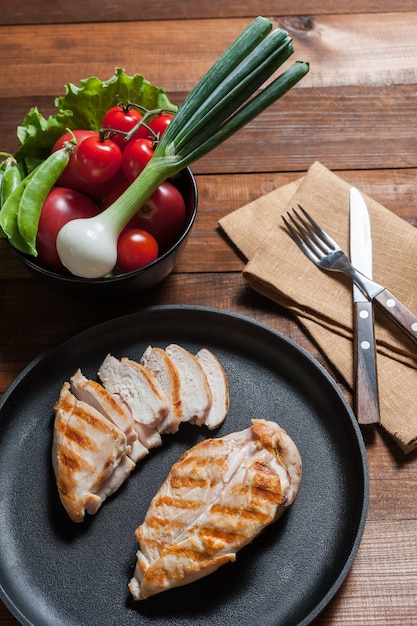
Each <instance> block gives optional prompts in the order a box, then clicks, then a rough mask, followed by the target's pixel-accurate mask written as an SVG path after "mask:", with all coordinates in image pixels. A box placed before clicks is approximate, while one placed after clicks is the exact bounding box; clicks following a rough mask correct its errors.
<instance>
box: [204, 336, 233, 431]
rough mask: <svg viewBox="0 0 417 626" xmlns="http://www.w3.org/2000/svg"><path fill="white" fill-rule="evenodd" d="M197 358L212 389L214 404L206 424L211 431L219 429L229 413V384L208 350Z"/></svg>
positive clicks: (205, 421)
mask: <svg viewBox="0 0 417 626" xmlns="http://www.w3.org/2000/svg"><path fill="white" fill-rule="evenodd" d="M196 358H197V360H198V362H199V363H200V365H201V367H202V368H203V370H204V373H205V375H206V378H207V382H208V384H209V387H210V391H211V396H212V404H211V407H210V410H209V412H208V415H207V417H206V419H205V420H204V424H205V425H206V426H207V428H208V429H209V430H213V429H214V428H218V427H219V426H220V424H221V423H222V422H224V420H225V419H226V417H227V413H228V411H229V383H228V380H227V377H226V373H225V371H224V369H223V366H222V365H221V363H220V361H219V360H218V358H217V357H216V356H215V355H214V354H213V353H212V352H211V351H210V350H208V349H207V348H202V349H201V350H199V351H198V352H197V354H196Z"/></svg>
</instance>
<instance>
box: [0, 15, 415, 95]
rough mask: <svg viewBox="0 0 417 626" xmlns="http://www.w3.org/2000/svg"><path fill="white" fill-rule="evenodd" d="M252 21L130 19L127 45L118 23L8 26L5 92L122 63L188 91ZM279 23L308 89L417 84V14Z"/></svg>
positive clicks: (49, 86) (108, 70) (52, 91)
mask: <svg viewBox="0 0 417 626" xmlns="http://www.w3.org/2000/svg"><path fill="white" fill-rule="evenodd" d="M249 21H250V20H248V19H230V20H225V19H219V20H205V21H204V22H203V23H199V24H198V25H196V24H195V23H194V22H193V21H191V20H182V21H178V22H168V21H161V22H155V23H153V24H152V26H150V25H149V24H148V23H144V22H130V23H127V24H125V25H124V28H123V38H124V42H125V43H124V45H121V42H120V26H119V24H116V23H112V24H109V23H97V24H94V25H90V24H80V25H79V26H78V27H77V30H76V32H75V33H74V30H73V27H72V25H71V24H58V25H56V26H54V28H50V26H48V25H41V26H5V27H2V28H1V31H0V33H1V37H0V58H1V59H2V60H3V63H2V81H1V85H0V97H4V98H7V97H11V96H12V95H14V94H19V96H20V97H27V96H35V95H36V96H45V95H49V96H56V95H60V94H62V93H63V92H64V83H66V82H74V83H78V82H79V81H80V80H81V79H82V78H85V77H87V76H92V75H95V76H98V77H99V78H101V79H102V80H104V79H107V78H109V77H110V76H111V75H112V74H113V71H114V68H115V66H121V67H124V68H125V69H126V71H127V72H128V73H129V74H134V73H135V72H140V73H142V74H143V75H144V76H145V77H146V78H147V79H148V80H150V81H151V82H153V83H155V84H157V85H161V86H163V87H164V89H166V91H168V92H173V91H177V92H188V91H189V90H190V89H191V88H192V87H193V86H194V84H195V83H196V82H197V80H198V79H199V78H200V77H201V75H202V74H203V73H204V72H205V71H206V70H207V69H208V68H209V67H210V66H211V65H212V63H213V62H214V61H215V60H216V59H217V58H218V56H220V54H221V53H222V52H223V51H224V50H225V49H226V47H227V46H228V45H229V44H230V43H231V42H232V41H233V40H234V39H235V38H236V37H237V36H238V35H239V34H240V32H241V31H242V30H243V29H244V28H245V26H246V25H247V24H248V23H249ZM275 23H276V25H277V26H280V27H282V28H286V29H288V31H289V32H290V34H291V36H292V37H293V39H294V48H295V54H294V56H293V57H292V58H291V62H292V61H293V60H296V59H303V60H306V61H310V63H311V70H310V73H309V74H308V75H307V76H306V77H305V78H304V79H303V81H301V83H300V86H301V88H304V89H306V88H309V87H334V86H342V87H343V86H352V85H361V86H365V87H369V86H383V85H389V84H390V85H393V84H398V83H401V84H403V85H404V84H415V83H416V82H417V47H416V45H415V41H416V40H417V12H414V13H408V14H407V13H398V12H397V13H381V14H363V15H342V16H340V15H339V16H337V15H330V16H323V15H320V16H317V17H313V18H310V19H308V20H303V19H301V18H288V19H287V18H282V19H277V20H275ZM196 26H197V27H196ZM201 32H204V35H205V36H204V38H203V39H202V38H201ZM155 42H157V44H155ZM387 51H388V53H387ZM6 61H7V62H6ZM184 68H186V71H184ZM34 85H36V94H34V93H33V86H34Z"/></svg>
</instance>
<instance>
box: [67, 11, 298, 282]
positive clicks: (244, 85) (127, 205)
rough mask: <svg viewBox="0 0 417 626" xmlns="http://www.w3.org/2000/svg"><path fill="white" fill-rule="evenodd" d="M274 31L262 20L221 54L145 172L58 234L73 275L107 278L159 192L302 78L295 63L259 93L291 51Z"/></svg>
mask: <svg viewBox="0 0 417 626" xmlns="http://www.w3.org/2000/svg"><path fill="white" fill-rule="evenodd" d="M272 26H273V25H272V22H271V21H270V20H269V19H267V18H265V17H257V18H256V19H255V20H253V22H251V24H249V26H248V27H247V28H246V29H245V30H244V31H243V32H242V33H241V35H240V36H239V37H238V38H237V39H236V40H235V41H234V42H233V43H232V44H231V46H230V47H229V48H228V49H227V50H226V51H225V52H224V53H223V54H222V55H221V56H220V57H219V59H218V60H217V61H216V62H215V63H214V65H213V66H212V67H211V68H210V69H209V70H208V72H207V73H206V74H205V75H204V76H203V77H202V78H201V80H200V81H199V82H198V83H197V84H196V85H195V87H194V88H193V89H192V90H191V91H190V93H189V94H188V96H187V97H186V99H185V100H184V102H183V103H182V105H181V106H180V107H179V109H178V112H177V113H176V114H175V116H174V119H173V121H172V122H171V124H170V125H169V126H168V128H167V130H166V131H165V133H164V134H163V136H162V138H161V140H160V142H159V143H158V145H157V147H156V149H155V153H154V156H153V157H152V159H151V160H150V162H149V163H148V165H147V166H146V167H145V169H144V170H143V172H142V173H141V174H140V175H139V176H138V178H137V179H136V180H135V181H134V182H133V183H132V184H131V185H130V186H129V187H128V189H127V190H126V191H125V192H124V193H123V194H122V195H121V196H120V197H119V198H118V199H117V200H116V201H115V202H114V203H113V204H112V205H111V206H110V207H109V208H107V209H106V210H105V211H103V212H102V213H101V214H100V215H98V216H96V217H94V218H87V219H79V220H72V221H71V222H68V223H67V224H66V225H65V226H64V227H63V228H62V229H61V230H60V232H59V233H58V237H57V250H58V254H59V256H60V258H61V261H62V263H63V264H64V265H65V266H66V267H67V268H68V269H69V270H70V272H71V273H72V274H74V275H76V276H81V277H84V278H100V277H102V276H105V275H106V274H108V273H110V272H111V271H112V270H113V269H114V267H115V265H116V260H117V239H118V236H119V234H120V232H121V231H122V229H123V228H124V226H125V225H126V224H127V223H128V222H129V220H130V219H131V218H132V217H133V215H134V214H135V213H136V212H137V211H138V210H139V209H140V207H141V206H142V205H143V204H144V203H145V202H146V200H147V199H148V198H149V196H150V195H151V194H152V193H153V192H154V191H155V190H156V188H157V187H158V186H159V185H160V184H161V183H162V182H163V181H164V180H166V179H167V178H170V177H172V176H175V175H176V174H178V173H179V172H180V171H181V170H182V169H184V168H185V167H187V166H189V165H190V164H191V163H193V162H194V161H196V160H197V159H199V158H201V157H202V156H204V155H205V154H207V153H208V152H209V151H211V150H213V149H214V148H216V147H217V146H218V145H219V144H221V143H222V142H223V141H225V140H226V139H228V138H229V137H230V136H231V135H233V134H234V133H235V132H237V131H238V130H239V129H241V128H242V127H243V126H245V125H246V124H247V123H248V122H250V121H251V120H252V119H254V118H255V117H256V116H257V115H259V114H260V113H262V111H264V110H265V109H266V108H267V107H269V106H270V105H271V104H272V103H273V102H275V101H276V100H278V99H279V98H280V97H281V96H283V95H284V94H285V93H286V92H287V91H288V90H289V89H291V88H292V87H293V86H294V85H295V84H296V83H297V82H298V81H299V80H301V78H303V76H305V74H306V73H307V72H308V70H309V64H308V63H306V62H302V61H296V62H295V63H293V65H291V66H290V67H289V68H288V69H286V70H285V71H284V72H283V73H282V74H281V75H279V76H278V77H277V78H275V79H274V80H272V81H271V82H270V83H269V84H267V85H266V87H264V88H263V89H261V90H260V88H261V87H262V85H263V84H264V83H265V82H266V81H268V79H270V78H271V77H272V75H273V74H274V72H276V70H277V69H278V68H279V67H280V66H281V65H282V64H283V63H284V62H285V61H286V60H287V59H288V58H289V57H290V56H291V55H292V54H293V51H294V50H293V45H292V39H291V38H290V37H289V35H288V33H287V32H286V31H284V30H282V29H275V30H272ZM255 92H257V93H256V94H255ZM254 94H255V95H254Z"/></svg>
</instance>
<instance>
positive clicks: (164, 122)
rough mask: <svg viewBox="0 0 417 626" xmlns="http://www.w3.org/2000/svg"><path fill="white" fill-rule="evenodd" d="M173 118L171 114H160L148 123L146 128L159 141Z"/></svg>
mask: <svg viewBox="0 0 417 626" xmlns="http://www.w3.org/2000/svg"><path fill="white" fill-rule="evenodd" d="M173 117H174V115H173V114H172V113H160V114H159V115H157V116H156V117H154V119H153V120H151V121H150V122H149V124H148V126H149V128H151V129H152V130H153V132H154V133H155V134H156V135H157V136H158V137H159V139H160V138H161V137H162V135H163V134H164V132H165V131H166V129H167V128H168V126H169V125H170V123H171V122H172V119H173Z"/></svg>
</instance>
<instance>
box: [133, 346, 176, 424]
mask: <svg viewBox="0 0 417 626" xmlns="http://www.w3.org/2000/svg"><path fill="white" fill-rule="evenodd" d="M140 362H141V365H143V366H144V367H147V368H148V369H149V370H150V371H151V372H152V374H153V375H154V376H155V378H156V379H157V380H158V381H159V383H160V385H161V387H162V390H163V392H164V393H165V395H166V397H167V398H168V400H169V401H170V410H169V413H168V415H167V416H166V417H165V418H164V419H163V420H162V422H160V423H159V424H158V431H159V432H160V433H170V434H173V433H176V432H177V430H178V428H179V425H180V423H181V418H182V401H181V380H180V375H179V373H178V369H177V367H176V366H175V364H174V362H173V360H172V359H171V358H170V357H169V356H168V354H167V353H166V352H165V350H162V348H155V347H153V346H148V347H147V348H146V350H145V352H144V353H143V355H142V358H141V361H140Z"/></svg>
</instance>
